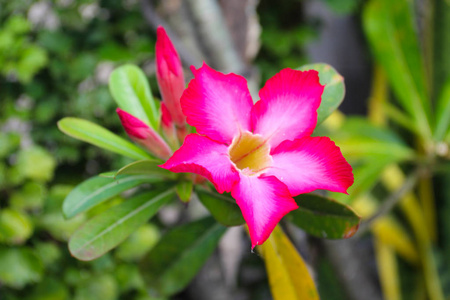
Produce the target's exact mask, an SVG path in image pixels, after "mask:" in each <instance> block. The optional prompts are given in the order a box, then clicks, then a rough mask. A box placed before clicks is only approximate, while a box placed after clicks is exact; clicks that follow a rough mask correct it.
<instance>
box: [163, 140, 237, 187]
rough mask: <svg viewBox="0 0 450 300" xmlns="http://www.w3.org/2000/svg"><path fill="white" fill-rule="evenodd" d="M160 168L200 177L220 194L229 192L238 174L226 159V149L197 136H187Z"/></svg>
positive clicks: (224, 146)
mask: <svg viewBox="0 0 450 300" xmlns="http://www.w3.org/2000/svg"><path fill="white" fill-rule="evenodd" d="M160 167H161V168H164V169H167V170H169V171H172V172H175V173H184V172H190V173H195V174H199V175H202V176H204V177H206V178H208V179H209V180H210V181H211V182H212V183H213V184H214V186H215V187H216V189H217V191H218V192H219V193H220V194H221V193H223V192H230V191H231V188H232V187H233V185H234V184H235V183H236V182H237V181H238V180H239V175H238V172H237V171H236V169H235V168H234V167H233V166H232V164H231V161H230V159H229V157H228V147H227V146H226V145H224V144H219V143H216V142H215V141H213V140H211V139H209V138H208V137H205V136H200V135H198V134H189V135H188V136H187V137H186V139H185V140H184V143H183V145H182V146H181V147H180V149H178V150H177V151H175V153H174V154H173V155H172V157H171V158H169V160H167V162H166V163H164V164H162V165H160Z"/></svg>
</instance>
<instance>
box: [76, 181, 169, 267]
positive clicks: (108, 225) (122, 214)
mask: <svg viewBox="0 0 450 300" xmlns="http://www.w3.org/2000/svg"><path fill="white" fill-rule="evenodd" d="M174 195H175V191H174V189H169V190H166V191H165V192H162V193H161V192H160V191H151V192H147V193H144V194H141V195H138V196H135V197H133V198H131V199H128V200H127V201H125V202H123V203H121V204H119V205H117V206H114V207H112V208H111V209H109V210H107V211H105V212H103V213H101V214H100V215H97V216H96V217H94V218H93V219H91V220H90V221H88V222H87V223H86V224H85V225H84V226H83V227H81V228H80V229H79V230H78V231H76V232H75V233H74V235H73V236H72V237H71V239H70V241H69V250H70V253H71V254H72V255H73V256H75V257H76V258H78V259H80V260H93V259H95V258H97V257H100V256H102V255H103V254H105V253H106V252H108V251H109V250H111V249H112V248H114V247H116V246H117V245H118V244H120V243H121V242H122V241H124V240H125V239H126V238H127V237H128V236H129V235H130V234H131V233H133V232H134V231H135V230H136V229H137V228H139V227H140V226H141V225H142V224H144V223H145V222H147V221H148V220H149V219H150V218H151V217H152V216H153V215H154V214H156V213H157V212H158V210H159V209H160V208H161V206H162V205H164V204H165V203H167V202H168V201H169V200H171V199H173V197H174Z"/></svg>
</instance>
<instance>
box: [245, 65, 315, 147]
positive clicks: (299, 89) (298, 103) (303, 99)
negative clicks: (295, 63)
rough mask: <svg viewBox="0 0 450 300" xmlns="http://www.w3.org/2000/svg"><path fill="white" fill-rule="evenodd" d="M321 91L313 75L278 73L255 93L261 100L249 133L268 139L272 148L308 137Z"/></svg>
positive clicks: (303, 72)
mask: <svg viewBox="0 0 450 300" xmlns="http://www.w3.org/2000/svg"><path fill="white" fill-rule="evenodd" d="M323 89H324V86H322V85H321V84H320V82H319V75H318V72H317V71H314V70H310V71H297V70H292V69H283V70H281V71H280V72H279V73H277V74H275V76H273V77H272V78H270V79H269V80H267V82H266V84H265V85H264V87H263V88H262V89H261V90H260V92H259V96H260V98H261V100H259V101H258V102H257V103H256V104H255V106H254V107H253V110H252V117H251V119H252V129H253V132H254V133H259V134H261V135H262V136H265V137H267V138H269V139H270V140H269V143H270V145H271V146H272V148H274V147H276V146H277V145H279V144H280V143H281V142H282V141H284V140H293V139H296V138H300V137H303V136H309V135H311V133H312V132H313V130H314V128H315V127H316V123H317V108H319V106H320V102H321V96H322V93H323Z"/></svg>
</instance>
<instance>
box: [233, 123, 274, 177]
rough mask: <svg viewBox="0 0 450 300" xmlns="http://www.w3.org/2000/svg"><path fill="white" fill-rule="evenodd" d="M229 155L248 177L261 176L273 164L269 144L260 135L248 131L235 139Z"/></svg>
mask: <svg viewBox="0 0 450 300" xmlns="http://www.w3.org/2000/svg"><path fill="white" fill-rule="evenodd" d="M228 154H229V155H230V159H231V161H232V162H233V163H234V165H235V166H236V168H238V169H239V170H241V171H242V172H244V174H246V175H259V174H260V173H261V172H262V171H263V170H264V169H266V168H267V167H270V166H271V164H272V157H271V156H270V147H269V145H268V143H266V141H265V140H264V139H263V137H262V136H260V135H259V134H252V133H250V132H248V131H246V132H243V133H241V135H240V136H238V137H236V138H234V139H233V142H232V143H231V145H230V147H229V148H228Z"/></svg>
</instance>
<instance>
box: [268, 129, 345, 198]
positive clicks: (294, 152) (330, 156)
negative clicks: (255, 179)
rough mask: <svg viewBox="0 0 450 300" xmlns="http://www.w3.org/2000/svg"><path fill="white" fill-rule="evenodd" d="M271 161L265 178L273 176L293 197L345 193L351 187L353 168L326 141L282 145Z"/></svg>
mask: <svg viewBox="0 0 450 300" xmlns="http://www.w3.org/2000/svg"><path fill="white" fill-rule="evenodd" d="M272 159H273V165H272V167H271V168H270V169H269V170H268V171H267V172H266V173H265V175H273V176H276V177H277V178H278V179H279V180H281V181H282V182H283V183H284V184H286V186H287V187H288V188H289V191H290V192H291V195H292V196H296V195H298V194H302V193H309V192H312V191H314V190H316V189H325V190H330V191H333V192H341V193H346V192H347V189H348V188H349V187H350V186H351V185H352V184H353V173H352V167H351V166H350V165H349V164H348V162H347V161H346V160H345V158H344V157H343V156H342V153H341V151H340V149H339V147H337V146H336V145H335V144H334V142H333V141H331V140H330V139H329V138H328V137H304V138H301V139H297V140H294V141H284V142H283V143H281V144H280V145H279V146H278V147H277V148H276V149H274V150H273V151H272Z"/></svg>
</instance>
